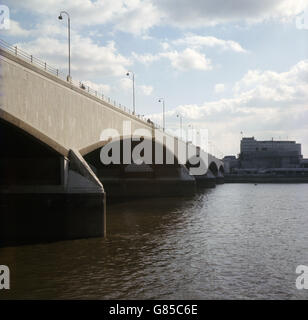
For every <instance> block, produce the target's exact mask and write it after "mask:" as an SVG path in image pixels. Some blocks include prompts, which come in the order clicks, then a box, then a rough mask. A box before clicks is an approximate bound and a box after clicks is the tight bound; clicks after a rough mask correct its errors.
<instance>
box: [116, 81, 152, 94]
mask: <svg viewBox="0 0 308 320" xmlns="http://www.w3.org/2000/svg"><path fill="white" fill-rule="evenodd" d="M119 84H120V88H121V89H122V90H124V91H126V92H128V91H131V90H132V88H133V82H132V80H131V79H129V78H122V79H120V83H119ZM136 90H138V91H139V92H140V93H142V94H143V95H145V96H149V95H151V94H152V92H153V87H152V86H149V85H138V84H137V85H136Z"/></svg>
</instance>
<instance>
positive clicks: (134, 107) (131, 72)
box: [126, 71, 136, 114]
mask: <svg viewBox="0 0 308 320" xmlns="http://www.w3.org/2000/svg"><path fill="white" fill-rule="evenodd" d="M126 75H127V76H128V77H129V76H130V75H132V80H133V113H134V114H135V113H136V101H135V74H134V72H133V71H128V72H127V73H126Z"/></svg>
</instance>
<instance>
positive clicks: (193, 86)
mask: <svg viewBox="0 0 308 320" xmlns="http://www.w3.org/2000/svg"><path fill="white" fill-rule="evenodd" d="M2 4H5V5H7V6H8V7H9V9H10V29H9V30H0V38H1V39H3V40H5V41H7V42H9V43H10V44H13V45H17V46H18V47H20V48H21V49H23V50H24V51H26V52H28V53H29V54H32V55H34V56H35V57H38V58H40V59H42V60H44V61H46V62H47V63H48V64H50V65H52V66H54V67H56V68H59V69H61V70H62V71H63V72H64V73H67V72H68V70H67V69H68V68H67V66H68V62H67V61H68V58H67V56H68V55H67V20H66V18H64V19H63V20H58V16H59V13H60V11H62V10H65V11H67V12H68V13H69V14H70V18H71V68H72V71H71V74H72V78H73V79H74V80H80V81H83V82H84V83H85V84H87V85H89V86H90V87H92V88H93V89H94V90H98V91H99V92H101V93H103V94H104V95H106V96H110V97H111V98H112V99H113V100H116V101H118V102H119V103H121V104H122V105H125V106H127V107H130V108H132V81H131V79H129V78H128V77H127V76H126V73H127V71H128V70H129V71H133V72H134V74H135V83H136V112H137V113H139V114H142V115H146V116H147V117H149V118H151V119H152V120H153V121H155V122H157V123H159V124H161V123H162V104H161V103H159V102H158V100H159V98H164V99H165V107H166V128H167V129H168V130H169V131H170V132H174V131H175V130H177V129H178V128H179V118H178V117H177V116H176V115H177V114H180V115H181V116H182V118H183V126H184V128H186V127H188V126H189V125H190V126H193V127H194V128H198V129H208V131H209V139H210V144H211V146H213V148H214V149H215V151H216V154H217V155H219V156H222V155H232V154H234V155H236V154H238V153H239V151H240V149H239V148H240V139H241V137H242V135H241V132H242V134H243V136H247V137H251V136H254V137H255V138H256V139H258V140H270V139H272V138H274V139H277V140H279V139H280V140H286V139H289V140H296V141H297V142H299V143H301V144H302V153H303V155H304V157H306V158H308V0H296V1H294V0H258V1H255V0H193V1H192V0H96V1H91V0H45V1H43V2H42V1H41V0H23V1H20V0H9V1H7V0H5V1H2ZM306 8H307V9H306ZM214 146H215V147H214Z"/></svg>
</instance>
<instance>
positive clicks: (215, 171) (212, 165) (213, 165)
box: [209, 162, 218, 177]
mask: <svg viewBox="0 0 308 320" xmlns="http://www.w3.org/2000/svg"><path fill="white" fill-rule="evenodd" d="M209 170H211V172H212V173H213V175H214V176H215V177H217V176H218V167H217V164H216V163H215V162H211V163H210V165H209Z"/></svg>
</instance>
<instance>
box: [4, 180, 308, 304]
mask: <svg viewBox="0 0 308 320" xmlns="http://www.w3.org/2000/svg"><path fill="white" fill-rule="evenodd" d="M107 210H108V211H107V214H108V218H107V222H108V226H107V228H108V237H107V239H105V240H104V239H85V240H76V241H65V242H57V243H52V244H40V245H31V246H22V247H9V248H2V249H0V264H5V265H8V266H9V267H10V271H11V290H9V291H7V290H6V291H4V290H1V291H0V299H1V298H17V299H20V298H25V299H28V298H32V299H55V298H57V299H308V290H297V289H296V286H295V280H296V277H297V274H296V273H295V269H296V267H297V266H298V265H307V266H308V184H288V185H287V184H264V185H262V184H259V185H254V184H225V185H220V186H217V187H216V188H215V189H208V190H203V191H200V192H199V193H198V194H196V195H195V196H194V197H192V198H186V199H185V198H181V199H180V198H162V199H144V200H138V201H131V202H126V203H121V204H113V205H109V206H108V209H107Z"/></svg>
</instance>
